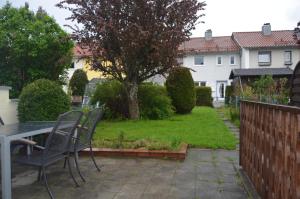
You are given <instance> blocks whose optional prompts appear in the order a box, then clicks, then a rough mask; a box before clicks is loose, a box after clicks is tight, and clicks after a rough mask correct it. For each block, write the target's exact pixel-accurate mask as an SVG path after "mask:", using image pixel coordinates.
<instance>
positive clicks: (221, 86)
mask: <svg viewBox="0 0 300 199" xmlns="http://www.w3.org/2000/svg"><path fill="white" fill-rule="evenodd" d="M226 85H227V81H218V82H217V89H216V94H217V96H216V99H217V101H223V100H224V99H225V89H226Z"/></svg>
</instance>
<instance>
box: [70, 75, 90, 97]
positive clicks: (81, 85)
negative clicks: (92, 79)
mask: <svg viewBox="0 0 300 199" xmlns="http://www.w3.org/2000/svg"><path fill="white" fill-rule="evenodd" d="M87 83H89V80H88V78H87V75H86V72H84V71H83V70H82V69H77V70H75V72H74V74H73V75H72V77H71V79H70V83H69V87H70V89H71V91H72V95H73V96H83V95H84V91H85V86H86V84H87Z"/></svg>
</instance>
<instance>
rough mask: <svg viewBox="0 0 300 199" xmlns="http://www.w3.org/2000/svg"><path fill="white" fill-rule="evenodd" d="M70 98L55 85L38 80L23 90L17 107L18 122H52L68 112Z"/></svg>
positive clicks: (44, 80) (51, 82)
mask: <svg viewBox="0 0 300 199" xmlns="http://www.w3.org/2000/svg"><path fill="white" fill-rule="evenodd" d="M70 101H71V100H70V97H69V96H68V95H67V94H66V93H65V92H64V91H63V89H62V88H61V86H59V85H58V84H57V83H55V82H53V81H50V80H46V79H40V80H36V81H34V82H33V83H31V84H28V85H27V86H26V87H24V88H23V90H22V92H21V95H20V101H19V106H18V116H19V120H20V122H26V121H53V120H56V119H57V117H58V116H59V114H61V113H64V112H67V111H69V110H70V106H71V105H70Z"/></svg>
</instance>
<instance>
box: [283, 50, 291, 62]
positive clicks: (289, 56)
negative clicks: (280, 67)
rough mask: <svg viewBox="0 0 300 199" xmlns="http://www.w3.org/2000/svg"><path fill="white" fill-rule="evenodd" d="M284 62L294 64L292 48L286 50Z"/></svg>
mask: <svg viewBox="0 0 300 199" xmlns="http://www.w3.org/2000/svg"><path fill="white" fill-rule="evenodd" d="M284 64H285V65H292V51H290V50H287V51H284Z"/></svg>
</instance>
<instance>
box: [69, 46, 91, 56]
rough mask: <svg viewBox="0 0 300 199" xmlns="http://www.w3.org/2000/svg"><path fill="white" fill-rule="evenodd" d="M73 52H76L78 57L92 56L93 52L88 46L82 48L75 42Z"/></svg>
mask: <svg viewBox="0 0 300 199" xmlns="http://www.w3.org/2000/svg"><path fill="white" fill-rule="evenodd" d="M73 53H74V55H75V57H78V58H83V57H90V56H91V55H92V53H91V52H90V51H89V49H88V48H81V47H80V46H79V45H78V44H75V47H74V49H73Z"/></svg>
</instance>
